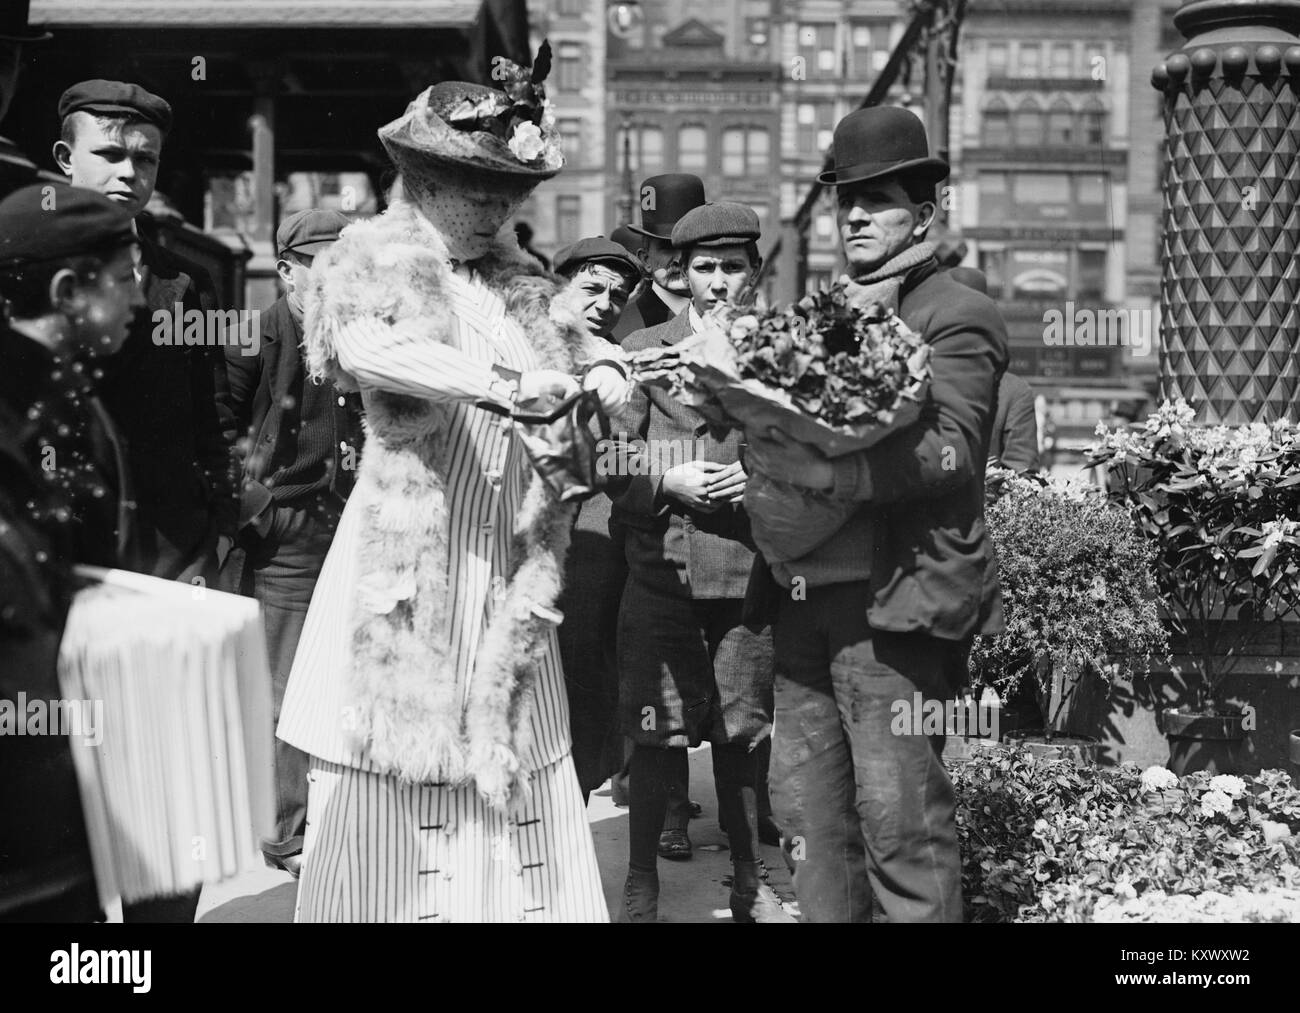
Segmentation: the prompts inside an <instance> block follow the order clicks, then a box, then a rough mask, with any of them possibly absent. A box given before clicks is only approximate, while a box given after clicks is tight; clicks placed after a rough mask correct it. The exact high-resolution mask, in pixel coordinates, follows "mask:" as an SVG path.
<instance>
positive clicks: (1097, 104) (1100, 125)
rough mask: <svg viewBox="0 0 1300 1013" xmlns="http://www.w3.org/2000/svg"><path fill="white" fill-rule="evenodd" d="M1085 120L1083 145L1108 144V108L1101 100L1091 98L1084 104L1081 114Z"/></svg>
mask: <svg viewBox="0 0 1300 1013" xmlns="http://www.w3.org/2000/svg"><path fill="white" fill-rule="evenodd" d="M1081 116H1082V120H1083V129H1082V133H1083V138H1082V140H1083V143H1084V144H1087V145H1090V146H1099V145H1102V144H1104V143H1106V107H1105V106H1104V105H1102V104H1101V100H1100V99H1095V98H1090V99H1088V101H1087V102H1085V103H1084V106H1083V112H1082V114H1081Z"/></svg>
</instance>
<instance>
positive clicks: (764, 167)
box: [722, 127, 771, 178]
mask: <svg viewBox="0 0 1300 1013" xmlns="http://www.w3.org/2000/svg"><path fill="white" fill-rule="evenodd" d="M770 167H771V137H770V136H769V135H768V132H767V131H766V130H763V129H762V128H760V127H729V128H728V129H726V130H724V131H723V132H722V174H723V175H724V176H728V177H731V178H741V177H751V178H752V177H755V176H766V175H767V174H768V172H769V170H770Z"/></svg>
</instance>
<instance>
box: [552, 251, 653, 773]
mask: <svg viewBox="0 0 1300 1013" xmlns="http://www.w3.org/2000/svg"><path fill="white" fill-rule="evenodd" d="M555 270H556V273H558V274H559V275H560V276H561V277H562V278H567V279H569V283H568V285H567V286H566V287H565V288H564V290H563V291H562V292H561V294H560V295H559V296H557V297H556V298H557V301H558V300H561V299H565V300H569V301H571V302H572V303H573V304H574V306H575V311H576V313H577V315H578V316H580V317H581V319H582V320H583V322H584V324H585V325H586V327H587V332H588V333H589V334H590V335H591V336H592V337H593V338H597V339H599V340H600V341H608V342H610V347H611V350H612V348H613V347H614V340H613V338H612V337H611V332H612V331H613V329H614V326H615V325H616V324H617V323H618V321H619V318H620V317H621V316H622V314H623V312H624V309H625V307H626V306H627V301H628V297H629V296H630V295H631V294H632V292H633V290H635V289H636V287H637V285H638V284H639V283H640V281H641V278H642V276H643V275H642V269H641V262H640V261H639V260H637V258H636V257H635V256H634V255H633V254H632V253H629V252H628V251H627V249H625V248H624V247H623V246H620V245H619V244H618V243H616V242H614V241H613V240H612V239H606V238H605V237H604V236H595V237H592V238H589V239H580V240H578V242H576V243H574V244H572V245H571V246H566V247H564V248H563V249H562V250H560V251H559V252H557V253H556V255H555ZM596 436H597V439H599V438H600V433H599V432H597V433H596ZM626 579H627V563H626V561H625V560H624V558H623V543H622V537H621V529H613V530H611V526H610V501H609V497H608V496H595V497H592V498H591V499H589V500H586V501H585V502H583V503H582V504H580V505H579V507H578V513H577V516H576V517H575V518H574V523H573V535H572V541H571V543H570V545H569V554H568V556H567V557H566V559H565V569H564V588H565V590H564V593H563V595H562V596H561V598H560V602H559V606H558V607H559V609H560V611H561V612H563V613H564V622H563V623H561V624H560V629H559V636H560V658H561V660H562V661H563V663H564V683H565V688H566V691H567V693H568V697H569V724H570V727H571V729H572V731H573V763H574V767H575V768H576V769H577V772H578V786H579V787H580V788H581V789H582V793H583V796H584V798H586V797H588V796H590V794H591V792H592V791H593V790H594V789H595V788H598V787H599V786H600V785H601V784H603V783H604V781H605V779H606V778H607V777H609V776H611V775H612V774H614V773H615V772H616V771H618V769H619V768H620V767H621V766H622V764H623V740H622V736H620V735H619V734H618V731H617V728H616V722H615V708H616V706H617V703H618V671H617V667H616V659H615V656H614V638H615V636H616V635H617V633H618V602H619V598H620V596H621V595H622V593H623V583H624V581H625V580H626Z"/></svg>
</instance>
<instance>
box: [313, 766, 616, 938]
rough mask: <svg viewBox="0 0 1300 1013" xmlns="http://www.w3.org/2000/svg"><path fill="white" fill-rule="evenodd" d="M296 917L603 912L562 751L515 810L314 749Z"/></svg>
mask: <svg viewBox="0 0 1300 1013" xmlns="http://www.w3.org/2000/svg"><path fill="white" fill-rule="evenodd" d="M308 781H309V782H310V783H309V788H308V795H307V833H306V839H305V841H304V844H303V871H302V879H301V882H300V884H299V887H298V908H297V911H296V912H295V916H294V917H295V920H296V921H299V922H420V921H423V922H605V921H608V920H609V912H608V909H607V908H606V906H605V898H604V893H603V891H602V889H601V885H600V871H599V869H598V868H597V865H596V852H595V848H594V846H593V845H592V840H591V831H590V829H589V828H588V825H587V816H586V811H585V808H584V806H583V801H582V795H581V793H580V792H579V791H578V781H577V778H576V776H575V774H574V770H573V760H572V758H571V757H569V756H565V757H564V758H563V759H561V760H559V761H557V762H555V763H552V764H550V765H549V766H546V767H543V768H541V769H540V770H538V771H536V772H535V773H534V774H533V790H532V795H531V797H530V798H529V799H528V801H527V802H526V803H525V805H524V807H523V809H522V811H520V812H517V813H515V814H514V815H513V816H506V815H505V814H502V813H500V812H498V811H496V810H494V809H491V808H490V807H488V806H487V805H486V804H485V803H484V802H483V800H482V799H481V798H480V797H479V795H478V793H477V791H475V789H474V788H473V786H469V787H462V788H448V787H442V786H439V785H432V784H411V783H409V782H402V781H399V780H398V779H397V778H395V777H391V776H388V775H386V774H376V773H369V772H366V771H362V770H357V769H356V768H354V767H345V766H340V765H339V764H335V763H329V762H327V761H324V760H321V759H319V758H317V757H313V758H312V769H311V773H310V775H309V776H308Z"/></svg>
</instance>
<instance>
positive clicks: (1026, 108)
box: [1014, 99, 1044, 148]
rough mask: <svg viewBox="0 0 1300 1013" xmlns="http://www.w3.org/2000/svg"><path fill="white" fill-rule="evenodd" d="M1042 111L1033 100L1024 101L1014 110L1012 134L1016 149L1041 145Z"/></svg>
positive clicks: (1042, 132)
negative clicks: (1013, 134)
mask: <svg viewBox="0 0 1300 1013" xmlns="http://www.w3.org/2000/svg"><path fill="white" fill-rule="evenodd" d="M1043 125H1044V124H1043V111H1042V110H1041V109H1039V108H1038V103H1037V102H1035V101H1034V100H1033V99H1026V100H1025V101H1024V102H1022V103H1021V104H1020V108H1019V109H1017V110H1016V115H1015V123H1014V127H1015V130H1014V133H1015V145H1016V147H1018V148H1036V147H1038V146H1039V145H1041V144H1042V143H1043V134H1044V130H1043Z"/></svg>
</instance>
